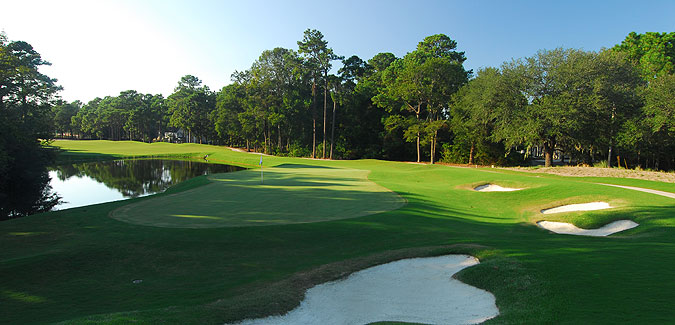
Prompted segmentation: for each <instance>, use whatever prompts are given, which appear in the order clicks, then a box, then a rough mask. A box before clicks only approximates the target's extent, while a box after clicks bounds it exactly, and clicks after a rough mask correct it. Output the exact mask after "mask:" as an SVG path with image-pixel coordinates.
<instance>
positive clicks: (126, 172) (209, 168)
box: [49, 159, 244, 210]
mask: <svg viewBox="0 0 675 325" xmlns="http://www.w3.org/2000/svg"><path fill="white" fill-rule="evenodd" d="M242 169H244V168H242V167H237V166H230V165H220V164H209V163H206V162H196V161H189V160H160V159H138V160H114V161H99V162H88V163H77V164H69V165H60V166H57V167H55V168H53V169H51V170H50V171H49V177H50V178H51V180H50V186H51V188H52V191H53V192H55V193H56V194H57V195H58V196H59V197H61V203H60V204H59V205H57V206H56V207H55V208H54V210H62V209H67V208H74V207H79V206H85V205H90V204H96V203H103V202H110V201H117V200H123V199H128V198H134V197H141V196H146V195H150V194H155V193H159V192H163V191H164V190H166V189H167V188H169V187H170V186H172V185H174V184H177V183H180V182H183V181H186V180H188V179H190V178H194V177H197V176H201V175H208V174H216V173H226V172H233V171H238V170H242Z"/></svg>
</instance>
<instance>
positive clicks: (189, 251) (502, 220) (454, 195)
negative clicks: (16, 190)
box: [0, 141, 675, 324]
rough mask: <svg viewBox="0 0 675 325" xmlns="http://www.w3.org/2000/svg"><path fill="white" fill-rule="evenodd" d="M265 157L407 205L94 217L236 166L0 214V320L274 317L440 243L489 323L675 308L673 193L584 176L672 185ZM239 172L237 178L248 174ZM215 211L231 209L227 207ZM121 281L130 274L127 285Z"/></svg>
mask: <svg viewBox="0 0 675 325" xmlns="http://www.w3.org/2000/svg"><path fill="white" fill-rule="evenodd" d="M55 144H56V145H59V146H62V147H63V148H64V149H73V150H77V151H75V153H70V154H69V155H70V157H71V158H74V159H76V158H77V157H100V158H111V157H124V156H149V155H152V156H161V155H172V156H181V155H184V156H190V155H191V154H206V153H208V154H209V159H210V160H213V161H218V162H236V163H237V164H240V165H244V166H246V165H251V166H257V164H258V160H259V156H258V155H252V154H246V153H238V152H233V151H230V150H227V149H223V148H219V147H214V146H199V145H167V144H152V145H148V144H139V143H129V142H119V143H118V142H107V141H86V142H85V141H57V142H56V143H55ZM264 160H265V162H264V163H265V166H266V168H267V167H276V168H278V169H283V168H284V167H283V166H281V165H284V164H294V165H308V166H315V167H331V168H324V169H321V168H307V169H309V170H311V171H312V172H314V171H319V170H323V171H325V172H327V173H329V172H331V171H342V170H362V171H369V172H370V173H369V174H368V179H369V180H370V181H372V182H374V183H376V184H378V185H379V186H382V187H384V188H387V189H389V190H391V191H394V192H396V193H398V194H399V195H400V196H401V197H402V198H404V199H405V200H406V201H407V204H405V205H404V206H402V207H400V208H399V209H396V210H392V211H387V212H383V213H376V214H370V215H364V216H360V217H353V218H348V219H339V220H331V221H324V222H313V223H299V224H284V225H273V226H254V227H249V226H244V225H242V226H239V227H220V228H199V229H192V228H167V227H154V226H148V225H138V224H133V223H128V222H121V221H119V220H116V219H114V218H110V217H109V214H110V213H111V212H113V211H115V210H116V209H119V208H124V207H128V206H134V205H139V206H142V205H143V204H146V203H145V202H152V201H156V200H164V202H168V201H167V198H169V197H170V196H171V195H175V196H183V198H184V199H187V200H188V201H189V200H192V201H194V202H193V205H194V206H195V209H196V206H198V205H199V204H200V203H202V198H201V197H200V196H190V193H191V191H202V193H208V192H209V191H206V192H203V191H205V190H208V189H209V187H211V186H220V185H214V183H218V182H219V181H220V180H219V179H222V180H227V181H236V182H246V181H247V179H244V175H245V173H241V175H242V176H223V177H222V178H221V176H218V177H217V178H215V179H211V180H209V179H208V178H207V177H198V178H195V179H193V180H190V181H187V182H184V183H182V184H179V185H177V186H175V187H173V188H171V189H170V190H169V191H167V193H163V194H159V195H155V196H151V197H144V198H137V199H132V200H129V201H120V202H111V203H104V204H98V205H93V206H87V207H81V208H75V209H69V210H63V211H56V212H50V213H45V214H40V215H34V216H30V217H26V218H21V219H17V220H10V221H7V222H2V223H0V245H2V247H3V249H2V250H0V272H1V274H2V275H3V276H2V279H1V280H0V306H2V308H0V322H2V323H21V324H23V323H49V322H61V321H63V322H66V323H94V322H106V323H118V324H123V323H128V322H140V323H177V324H178V323H179V324H205V323H213V324H222V323H224V322H228V321H233V320H237V319H241V318H246V317H256V316H263V315H266V314H269V313H283V312H284V311H286V310H289V309H290V308H293V307H294V306H295V305H297V304H298V303H299V301H300V300H301V299H302V292H304V290H305V289H306V288H308V287H311V286H312V285H314V284H317V283H321V282H324V281H329V280H334V279H338V278H340V277H343V276H345V275H347V274H349V273H350V272H354V271H356V270H359V269H362V268H364V267H368V266H371V265H376V264H380V263H384V262H387V261H392V260H396V259H401V258H406V257H413V256H433V255H440V254H447V253H468V254H472V255H474V256H476V257H478V258H479V259H481V264H479V265H477V266H474V267H471V268H468V269H465V270H463V271H462V272H460V273H459V274H458V275H457V277H458V278H459V279H460V280H462V281H464V282H466V283H468V284H471V285H474V286H477V287H479V288H484V289H486V290H489V291H490V292H492V293H494V294H495V296H496V298H497V305H498V307H499V309H500V313H501V314H500V316H499V317H497V318H495V319H493V320H491V321H489V322H488V323H510V324H521V323H589V322H591V323H668V322H672V319H675V311H674V310H673V308H672V302H673V301H675V281H672V279H673V278H675V259H674V258H673V256H675V236H674V233H673V230H674V228H675V204H674V203H675V200H673V199H670V198H665V197H661V196H657V195H653V194H648V193H642V192H636V191H629V190H626V189H620V188H614V187H608V186H602V185H596V184H593V182H595V181H599V182H603V183H614V184H622V185H630V186H641V187H649V188H654V189H658V190H663V191H670V192H675V185H674V184H665V183H657V182H648V181H638V180H618V179H600V180H594V179H583V178H565V177H558V176H552V175H536V174H525V173H517V172H510V171H498V170H494V169H471V168H456V167H447V166H428V165H417V164H406V163H395V162H385V161H376V160H360V161H332V162H331V161H318V160H308V159H293V158H277V157H265V158H264ZM251 173H253V174H255V173H254V172H253V171H251ZM354 173H356V172H354ZM235 174H236V173H235ZM232 175H234V174H232ZM298 175H299V174H298ZM230 177H233V178H230ZM239 177H242V179H238V178H239ZM279 177H280V179H279V180H280V181H283V182H285V183H286V184H288V182H293V181H294V180H293V178H294V177H295V176H294V174H293V173H290V174H288V173H286V174H284V173H282V174H281V175H279ZM347 178H357V179H359V180H350V181H349V182H357V183H358V182H363V181H362V178H358V177H353V176H350V177H347ZM254 179H255V177H253V175H251V178H250V179H249V180H248V181H251V182H253V180H254ZM311 179H312V182H327V181H330V179H334V182H336V184H338V185H335V186H336V187H337V188H331V189H326V191H327V192H326V194H339V192H340V190H339V188H340V187H342V186H344V185H343V184H345V183H349V182H348V181H346V180H340V177H339V175H331V176H328V174H325V176H323V175H322V174H321V173H319V174H317V175H312V176H311ZM488 182H489V183H495V184H499V185H503V186H509V185H518V187H521V186H522V187H527V189H524V190H521V191H517V192H491V193H480V192H475V191H472V190H470V187H471V186H473V185H474V184H481V183H488ZM225 183H226V182H225ZM257 189H258V187H257V185H256V186H253V184H249V185H248V186H242V187H241V188H240V192H242V193H245V194H243V195H245V196H246V195H252V194H251V193H252V192H253V191H255V190H257ZM221 190H225V189H221ZM301 191H302V190H301ZM308 192H312V191H308ZM366 192H367V191H366ZM204 195H205V196H207V195H208V194H204ZM367 196H368V195H364V197H367ZM309 197H310V198H307V197H304V196H293V197H292V200H293V201H296V200H299V201H303V202H297V203H298V204H306V205H307V208H308V210H314V209H316V210H321V208H320V207H317V206H314V204H317V203H316V202H305V201H307V200H311V201H314V200H315V199H314V198H312V197H311V196H309ZM289 200H290V199H289ZM598 200H607V201H608V202H610V203H612V204H613V205H615V206H617V208H615V209H609V210H603V211H594V212H588V213H580V212H579V213H570V214H556V215H550V216H549V215H546V216H545V217H544V215H542V214H540V213H539V212H538V211H539V210H540V209H542V208H546V207H550V206H552V204H555V203H580V202H589V201H598ZM354 201H356V200H354ZM158 202H159V201H158ZM214 206H215V205H214ZM364 206H367V205H364ZM222 207H223V209H224V210H227V209H235V208H239V207H236V204H235V205H234V206H233V205H232V204H231V203H227V204H225V203H223V206H222ZM280 210H281V209H280ZM242 211H246V210H245V209H244V210H242ZM279 212H280V213H278V215H281V212H283V211H279ZM270 218H272V216H270ZM553 218H555V219H553ZM624 218H628V219H631V220H634V221H636V222H638V223H639V224H640V226H639V227H637V228H634V229H631V230H628V231H625V232H622V233H618V234H615V235H612V236H609V237H605V238H590V237H579V236H569V235H555V234H551V233H549V232H548V231H545V230H542V229H540V228H538V227H536V225H535V224H534V222H535V221H538V220H543V219H547V220H559V221H571V222H573V223H575V224H577V225H579V226H584V225H587V226H588V225H596V224H597V225H600V224H602V223H606V222H609V221H612V220H616V219H624ZM134 279H142V280H143V282H142V283H139V284H133V283H132V280H134Z"/></svg>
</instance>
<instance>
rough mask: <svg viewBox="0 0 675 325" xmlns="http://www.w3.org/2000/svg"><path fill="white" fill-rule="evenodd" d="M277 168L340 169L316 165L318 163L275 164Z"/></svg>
mask: <svg viewBox="0 0 675 325" xmlns="http://www.w3.org/2000/svg"><path fill="white" fill-rule="evenodd" d="M274 167H275V168H286V169H297V168H309V169H339V168H335V167H328V166H316V165H300V164H281V165H278V166H274Z"/></svg>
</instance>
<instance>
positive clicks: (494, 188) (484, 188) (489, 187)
mask: <svg viewBox="0 0 675 325" xmlns="http://www.w3.org/2000/svg"><path fill="white" fill-rule="evenodd" d="M474 190H475V191H478V192H512V191H520V190H522V188H511V187H501V186H499V185H495V184H485V185H481V186H477V187H476V188H474Z"/></svg>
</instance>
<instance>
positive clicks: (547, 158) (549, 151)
mask: <svg viewBox="0 0 675 325" xmlns="http://www.w3.org/2000/svg"><path fill="white" fill-rule="evenodd" d="M554 148H555V144H554V143H553V142H552V141H551V142H549V141H544V167H551V166H553V151H554Z"/></svg>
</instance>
